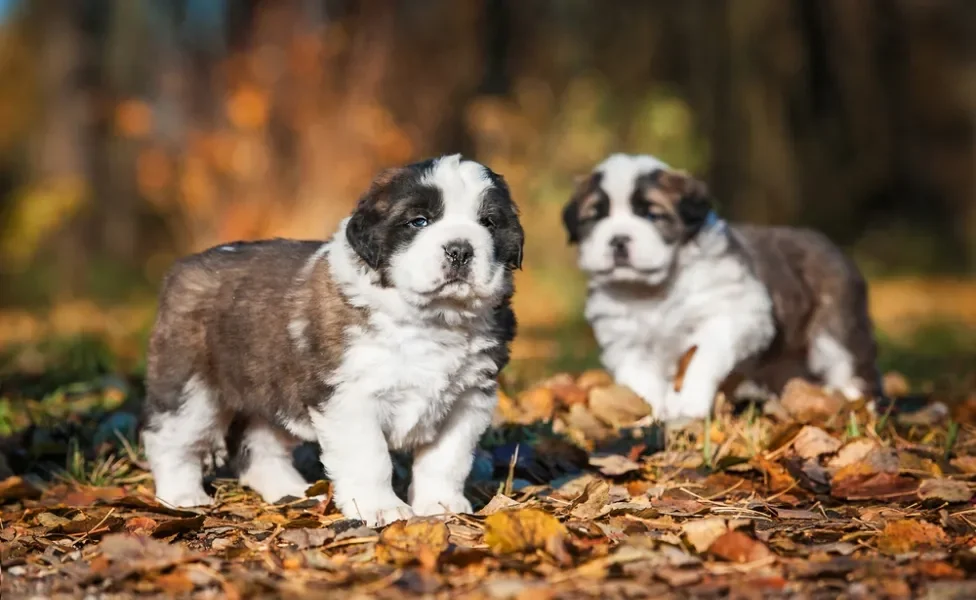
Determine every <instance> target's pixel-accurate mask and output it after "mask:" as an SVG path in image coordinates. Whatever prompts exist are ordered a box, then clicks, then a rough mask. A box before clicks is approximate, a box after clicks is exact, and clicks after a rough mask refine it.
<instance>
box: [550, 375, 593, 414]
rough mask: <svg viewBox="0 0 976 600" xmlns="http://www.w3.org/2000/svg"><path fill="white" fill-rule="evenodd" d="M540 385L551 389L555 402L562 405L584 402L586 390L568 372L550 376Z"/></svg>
mask: <svg viewBox="0 0 976 600" xmlns="http://www.w3.org/2000/svg"><path fill="white" fill-rule="evenodd" d="M542 385H543V386H544V387H546V388H548V389H549V390H550V391H552V393H553V395H554V396H555V397H556V402H557V403H559V404H561V405H562V406H572V405H573V404H585V403H586V396H587V394H586V390H584V389H583V388H581V387H579V386H578V385H576V381H574V380H573V377H572V376H571V375H569V374H568V373H561V374H559V375H555V376H553V377H550V378H549V379H547V380H546V381H545V382H543V383H542Z"/></svg>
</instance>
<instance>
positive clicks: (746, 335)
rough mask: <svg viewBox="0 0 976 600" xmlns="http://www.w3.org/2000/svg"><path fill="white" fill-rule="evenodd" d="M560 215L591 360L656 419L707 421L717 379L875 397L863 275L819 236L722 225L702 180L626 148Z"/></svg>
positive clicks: (608, 161)
mask: <svg viewBox="0 0 976 600" xmlns="http://www.w3.org/2000/svg"><path fill="white" fill-rule="evenodd" d="M563 221H564V224H565V227H566V230H567V232H568V233H569V241H570V243H571V244H578V246H579V254H578V257H579V267H580V269H582V270H583V271H584V272H585V273H586V275H587V276H588V279H589V292H588V298H587V303H586V313H585V314H586V319H587V320H588V321H589V323H590V325H591V326H592V328H593V331H594V333H595V336H596V339H597V342H598V343H599V345H600V348H601V358H602V361H603V363H604V365H605V367H606V368H607V369H608V370H609V371H610V372H611V373H612V374H613V376H614V377H615V378H616V380H617V381H618V382H620V383H621V384H624V385H626V386H628V387H630V388H632V389H633V390H634V391H635V392H636V393H638V394H639V395H640V396H641V397H643V398H644V400H645V401H647V402H648V403H649V404H650V405H651V407H652V409H653V411H654V416H656V417H658V418H661V419H663V420H676V419H682V418H700V417H704V416H706V415H707V414H709V412H710V411H711V408H712V402H713V399H714V397H715V394H716V391H717V390H719V389H720V387H721V386H722V385H723V383H726V382H731V381H734V380H735V379H740V380H741V379H743V378H744V379H745V380H747V381H749V382H750V383H753V384H756V385H759V386H764V387H771V388H773V389H774V390H776V391H778V390H779V389H780V388H781V386H782V384H783V383H784V382H785V380H786V379H787V378H788V377H790V376H794V375H802V376H805V377H809V378H812V379H816V380H819V381H820V382H822V383H823V384H824V385H826V386H828V387H830V388H833V389H835V390H837V391H839V392H840V393H842V394H843V395H844V396H846V397H847V398H848V399H855V398H860V397H862V396H868V397H873V396H876V395H877V394H879V393H880V377H879V373H878V370H877V368H876V366H875V360H876V352H877V351H876V345H875V341H874V337H873V333H872V325H871V321H870V318H869V317H868V313H867V291H866V286H865V282H864V279H863V277H862V276H861V274H860V273H859V272H858V269H857V267H856V266H855V265H854V264H853V262H852V261H850V260H849V259H848V258H846V257H845V256H844V255H843V254H842V253H841V252H840V250H838V249H837V248H836V247H835V246H834V245H833V244H832V243H831V242H830V241H829V240H828V239H827V238H826V237H824V236H823V235H821V234H819V233H817V232H814V231H810V230H806V229H797V228H790V227H753V226H746V225H735V226H732V225H729V224H727V223H726V222H724V221H723V220H722V219H720V218H718V217H717V216H716V214H715V212H714V211H713V203H712V201H711V199H710V198H709V195H708V191H707V189H706V186H705V185H704V184H703V183H701V182H700V181H697V180H695V179H693V178H691V177H689V176H688V175H686V174H684V173H681V172H677V171H675V170H672V169H671V168H670V167H669V166H668V165H666V164H664V163H663V162H661V161H659V160H657V159H656V158H653V157H651V156H631V155H623V154H615V155H612V156H610V157H609V158H607V159H606V160H605V161H604V162H603V163H601V164H600V165H599V166H597V167H596V169H595V170H594V171H593V172H592V173H591V174H590V175H589V176H588V177H586V178H585V179H584V180H583V181H582V182H581V183H580V184H579V186H578V188H577V190H576V191H575V193H574V195H573V197H572V198H571V199H570V201H569V202H568V204H567V205H566V206H565V208H564V210H563ZM692 349H694V353H693V355H692V357H691V360H690V362H689V363H688V364H687V370H686V371H685V376H684V379H683V384H682V386H681V388H680V392H679V391H676V389H675V387H676V386H675V385H673V380H674V377H675V375H676V370H677V365H678V363H679V361H680V360H681V358H682V357H683V356H684V355H685V354H686V352H688V351H690V350H692ZM731 376H734V377H731Z"/></svg>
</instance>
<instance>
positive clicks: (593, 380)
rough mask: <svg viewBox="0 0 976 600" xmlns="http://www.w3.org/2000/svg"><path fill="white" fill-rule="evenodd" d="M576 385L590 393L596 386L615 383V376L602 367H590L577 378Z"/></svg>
mask: <svg viewBox="0 0 976 600" xmlns="http://www.w3.org/2000/svg"><path fill="white" fill-rule="evenodd" d="M576 385H577V386H578V387H579V388H580V389H581V390H583V391H584V392H587V393H589V392H590V391H591V390H593V389H594V388H598V387H607V386H610V385H613V376H611V375H610V373H607V372H606V371H604V370H602V369H590V370H589V371H583V373H582V374H580V376H579V377H577V378H576Z"/></svg>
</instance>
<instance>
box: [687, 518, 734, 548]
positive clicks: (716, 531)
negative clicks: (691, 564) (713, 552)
mask: <svg viewBox="0 0 976 600" xmlns="http://www.w3.org/2000/svg"><path fill="white" fill-rule="evenodd" d="M728 531H729V527H728V524H727V523H726V522H725V519H722V518H719V517H709V518H707V519H696V520H694V521H685V522H684V523H682V524H681V533H683V534H684V536H685V538H687V539H688V542H689V543H690V544H691V545H692V547H694V549H695V551H696V552H699V553H704V552H707V551H708V549H709V548H710V547H711V546H712V543H714V542H715V540H717V539H718V538H720V537H722V536H723V535H725V534H726V533H728Z"/></svg>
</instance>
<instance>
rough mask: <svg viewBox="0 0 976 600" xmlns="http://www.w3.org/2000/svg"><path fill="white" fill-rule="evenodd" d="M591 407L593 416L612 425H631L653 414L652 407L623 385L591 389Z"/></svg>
mask: <svg viewBox="0 0 976 600" xmlns="http://www.w3.org/2000/svg"><path fill="white" fill-rule="evenodd" d="M589 408H590V412H591V413H593V416H595V417H596V418H598V419H600V420H601V421H603V422H604V423H607V424H608V425H610V426H612V427H619V426H621V425H629V424H630V423H633V422H635V421H638V420H640V419H642V418H643V417H646V416H647V415H649V414H651V407H650V406H649V405H648V404H647V403H646V402H644V400H642V399H641V397H640V396H638V395H637V394H635V393H634V392H633V391H632V390H631V389H630V388H627V387H624V386H622V385H610V386H607V387H602V388H595V389H593V390H591V391H590V398H589Z"/></svg>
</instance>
